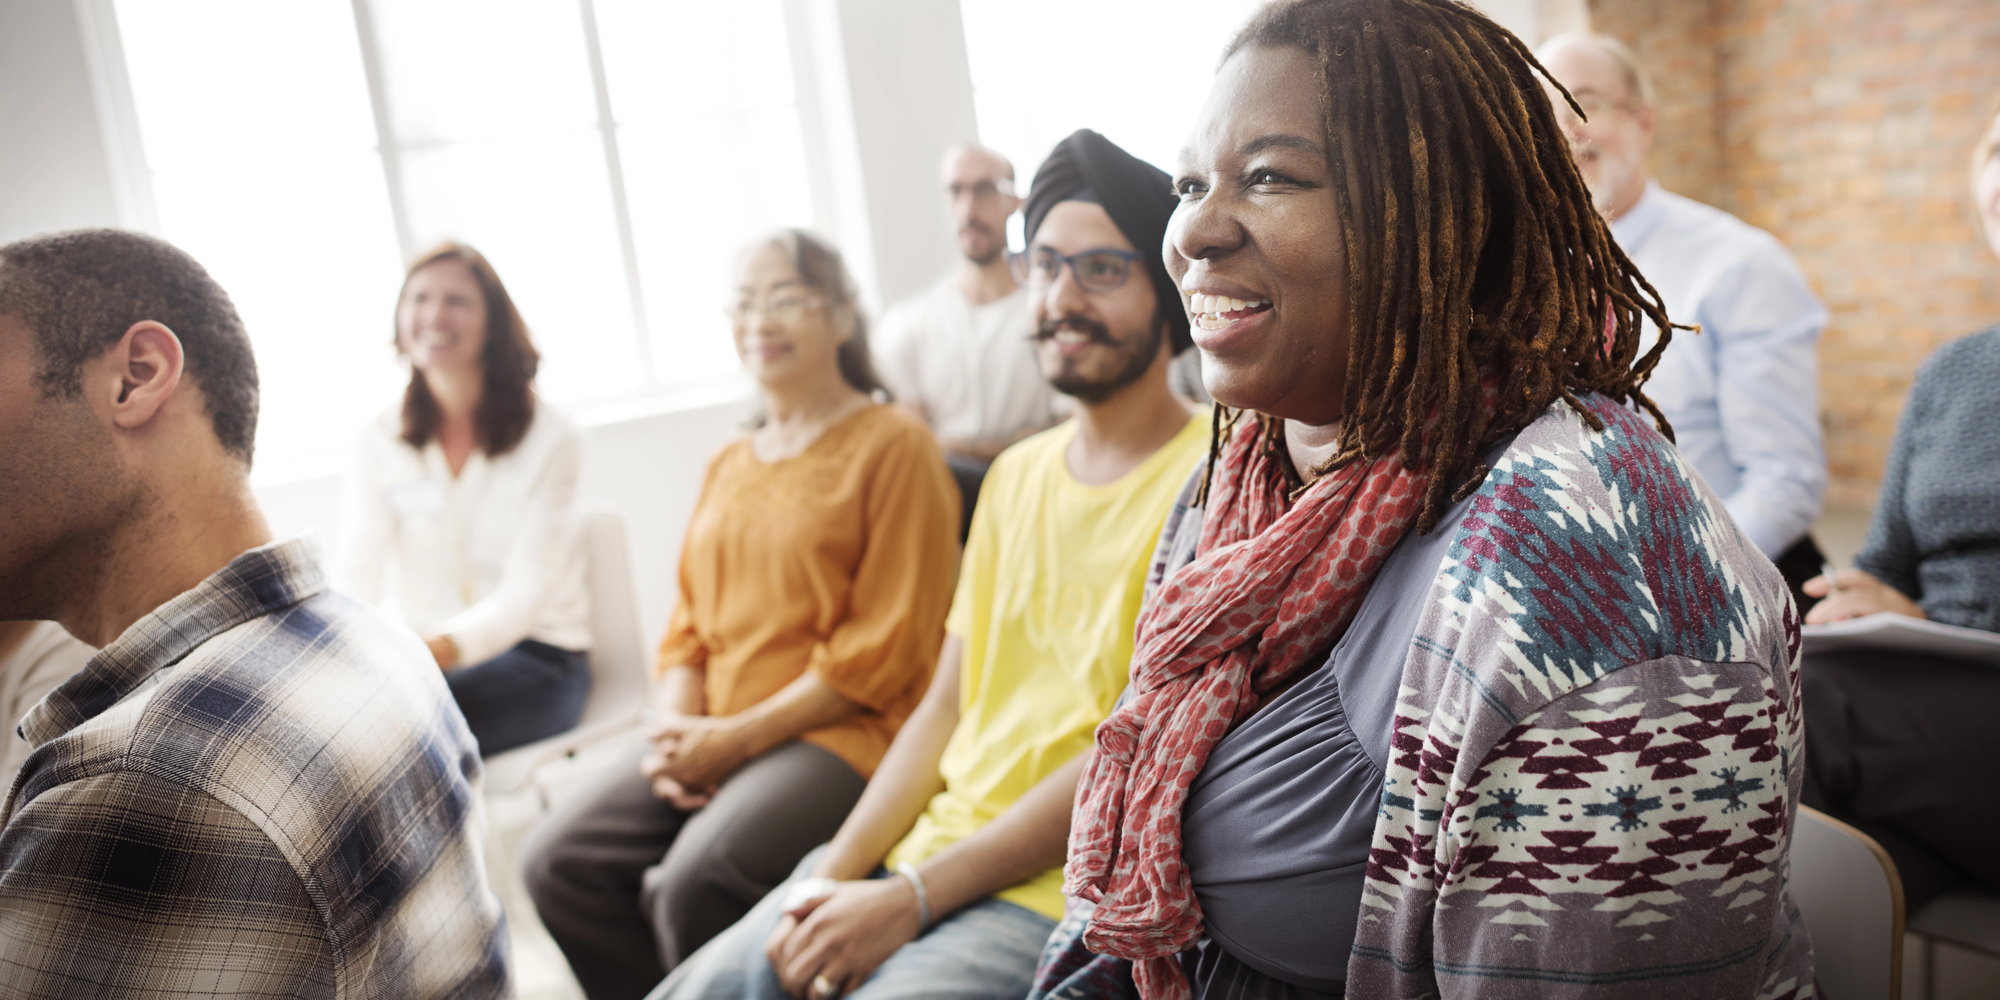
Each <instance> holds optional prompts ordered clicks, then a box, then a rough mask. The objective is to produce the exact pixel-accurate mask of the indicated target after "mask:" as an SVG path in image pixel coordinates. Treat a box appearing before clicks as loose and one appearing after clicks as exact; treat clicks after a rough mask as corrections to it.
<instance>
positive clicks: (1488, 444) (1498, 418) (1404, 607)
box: [1037, 0, 1813, 998]
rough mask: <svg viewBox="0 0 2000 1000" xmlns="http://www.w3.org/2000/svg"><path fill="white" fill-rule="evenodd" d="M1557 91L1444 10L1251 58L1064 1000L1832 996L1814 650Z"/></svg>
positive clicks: (1286, 8) (1089, 846)
mask: <svg viewBox="0 0 2000 1000" xmlns="http://www.w3.org/2000/svg"><path fill="white" fill-rule="evenodd" d="M1539 69H1540V67H1539V66H1538V65H1537V64H1536V63H1535V62H1534V59H1533V57H1532V55H1531V54H1530V53H1529V52H1528V50H1527V49H1526V48H1525V47H1524V46H1523V45H1522V44H1521V42H1520V41H1519V40H1517V39H1516V38H1515V37H1514V36H1513V35H1511V34H1509V33H1508V32H1507V31H1506V30H1505V29H1503V28H1500V27H1499V26H1497V25H1495V24H1494V23H1493V22H1491V21H1489V20H1487V19H1486V18H1485V17H1483V16H1481V15H1479V14H1478V13H1476V12H1474V11H1473V10H1471V9H1470V8H1469V7H1465V6H1462V5H1460V4H1456V3H1450V2H1447V0H1303V2H1297V3H1291V4H1285V5H1275V4H1274V5H1272V6H1271V7H1268V8H1266V9H1265V10H1264V11H1262V12H1261V13H1259V14H1258V15H1257V16H1256V17H1255V18H1253V19H1252V21H1251V22H1250V23H1249V24H1248V25H1247V26H1246V27H1245V28H1244V29H1243V30H1242V31H1241V32H1240V33H1239V34H1238V36H1237V38H1236V39H1235V40H1234V41H1233V42H1232V43H1231V45H1230V46H1229V48H1228V50H1227V52H1226V53H1225V55H1224V60H1223V63H1222V66H1221V69H1220V70H1219V72H1218V74H1217V77H1216V80H1215V85H1214V88H1213V90H1212V92H1211V94H1210V96H1209V100H1208V103H1207V105H1206V107H1205V108H1204V109H1203V111H1202V114H1201V117H1200V119H1199V121H1198V123H1197V126H1196V129H1195V133H1194V137H1193V139H1192V141H1191V143H1190V145H1189V147H1188V149H1187V150H1186V152H1184V153H1183V160H1182V164H1181V169H1180V172H1179V175H1178V178H1177V180H1176V182H1175V186H1176V191H1177V192H1178V194H1179V196H1180V199H1181V202H1180V206H1179V208H1178V210H1177V211H1176V213H1175V216H1174V220H1173V224H1172V226H1171V228H1170V229H1169V231H1168V235H1167V243H1166V247H1165V255H1166V260H1167V265H1168V269H1169V271H1170V272H1171V273H1172V274H1173V276H1174V279H1175V281H1176V282H1177V283H1178V284H1179V285H1180V288H1181V291H1182V294H1183V296H1184V298H1185V299H1186V301H1187V307H1188V310H1189V313H1190V315H1191V317H1192V318H1193V320H1194V327H1195V330H1194V336H1195V343H1196V344H1197V345H1198V346H1199V347H1200V348H1201V350H1202V361H1203V372H1204V379H1205V381H1206V382H1207V386H1208V389H1209V391H1210V392H1211V393H1212V394H1213V395H1214V397H1215V399H1216V400H1217V401H1218V402H1219V403H1221V404H1223V406H1222V407H1221V408H1219V409H1218V414H1219V416H1218V418H1217V425H1216V432H1215V442H1214V444H1213V446H1212V449H1211V458H1210V461H1209V462H1208V463H1207V466H1206V467H1205V468H1203V469H1202V470H1200V471H1199V472H1197V473H1196V475H1195V477H1194V478H1193V480H1192V481H1191V482H1190V483H1189V484H1188V488H1187V490H1186V492H1185V493H1184V494H1183V497H1184V503H1183V505H1182V506H1181V507H1178V508H1177V509H1176V510H1175V512H1174V513H1173V514H1172V515H1171V516H1170V517H1169V519H1168V521H1167V526H1166V528H1165V530H1164V532H1163V534H1162V536H1161V540H1160V550H1159V555H1158V557H1157V558H1156V560H1155V562H1156V564H1157V566H1158V569H1157V570H1156V572H1157V574H1158V576H1159V579H1158V581H1157V583H1156V584H1155V586H1154V588H1153V590H1152V591H1151V592H1150V594H1149V596H1148V599H1147V605H1146V607H1145V609H1144V610H1143V611H1142V612H1141V616H1140V619H1139V625H1138V636H1137V646H1136V649H1135V652H1134V654H1133V658H1132V678H1131V684H1130V688H1129V689H1128V691H1127V693H1126V701H1125V702H1124V704H1123V705H1122V706H1121V707H1120V708H1119V709H1118V710H1117V711H1116V712H1114V713H1113V715H1112V716H1111V717H1110V718H1109V719H1107V720H1106V721H1105V722H1104V723H1103V724H1102V725H1101V726H1099V728H1098V730H1097V741H1096V749H1095V752H1094V754H1093V756H1092V758H1091V760H1090V762H1089V764H1088V765H1087V767H1086V770H1085V774H1084V778H1083V780H1082V783H1081V784H1080V785H1079V788H1078V793H1077V804H1076V814H1075V818H1074V820H1073V822H1072V824H1071V834H1070V852H1069V861H1068V866H1067V871H1066V885H1065V890H1066V891H1067V892H1068V893H1070V894H1071V895H1072V896H1073V897H1075V898H1076V899H1077V901H1078V903H1077V906H1076V908H1075V912H1072V913H1071V914H1069V918H1068V919H1066V920H1065V921H1064V923H1063V925H1062V926H1061V927H1059V928H1058V930H1057V932H1056V936H1055V937H1054V938H1053V939H1052V940H1051V941H1050V944H1049V948H1048V950H1047V951H1046V952H1045V959H1044V964H1043V968H1042V969H1041V971H1040V973H1039V976H1038V987H1037V989H1038V993H1040V994H1043V995H1050V996H1059V997H1082V996H1091V995H1120V994H1126V993H1129V992H1130V991H1132V990H1133V989H1135V988H1136V990H1137V992H1138V994H1139V995H1141V996H1144V997H1147V998H1161V997H1175V998H1178V997H1187V996H1189V995H1190V994H1191V993H1192V994H1193V995H1197V996H1202V997H1216V998H1222V997H1229V998H1236V997H1272V998H1277V997H1285V998H1291V997H1322V996H1340V995H1343V994H1344V995H1347V996H1355V997H1398V998H1400V997H1422V996H1478V997H1481V998H1488V997H1512V996H1523V997H1528V996H1532V997H1547V996H1561V995H1588V996H1591V997H1607V996H1628V995H1629V996H1647V997H1652V996H1658V995H1660V994H1661V993H1662V992H1663V991H1666V990H1674V991H1678V992H1685V993H1686V994H1687V995H1690V996H1702V997H1744V998H1749V997H1752V996H1758V997H1805V996H1810V995H1812V993H1813V978H1812V955H1811V945H1810V943H1809V942H1808V940H1807V938H1806V935H1805V932H1804V928H1803V926H1802V925H1801V924H1800V923H1799V921H1798V918H1797V912H1796V909H1795V907H1794V906H1793V904H1792V902H1791V901H1790V899H1789V896H1788V894H1787V891H1786V883H1787V857H1788V853H1789V833H1790V829H1791V819H1792V817H1793V815H1794V811H1795V809H1796V804H1797V799H1798V789H1799V782H1800V773H1799V768H1798V764H1799V759H1800V755H1799V752H1798V750H1799V746H1800V741H1801V735H1800V725H1799V715H1798V711H1797V675H1796V670H1795V667H1794V664H1795V662H1796V653H1797V636H1798V624H1797V620H1796V615H1795V613H1794V611H1793V610H1792V605H1791V603H1790V598H1789V596H1788V593H1787V591H1786V588H1785V584H1784V581H1783V580H1782V579H1780V577H1779V576H1778V573H1777V572H1776V570H1775V569H1774V568H1773V567H1772V566H1771V564H1770V562H1769V561H1768V560H1766V559H1764V557H1763V556H1761V555H1760V554H1759V553H1758V551H1757V550H1756V548H1755V547H1754V546H1753V545H1752V544H1751V543H1750V542H1749V541H1748V540H1747V539H1746V538H1745V537H1744V535H1743V534H1742V533H1741V532H1740V531H1738V530H1737V528H1736V526H1735V525H1734V523H1732V522H1731V521H1730V519H1729V516H1728V514H1727V513H1725V512H1724V510H1723V508H1722V505H1721V502H1720V501H1719V500H1718V498H1717V497H1716V496H1715V495H1714V494H1713V493H1712V492H1711V491H1710V490H1709V489H1708V488H1707V486H1705V485H1704V484H1703V483H1702V482H1701V481H1700V479H1699V477H1697V476H1696V475H1695V474H1694V473H1693V472H1691V471H1690V469H1689V467H1688V466H1687V465H1686V464H1685V463H1684V462H1683V461H1682V460H1681V459H1680V458H1679V456H1678V455H1677V454H1676V453H1675V451H1674V448H1673V447H1672V445H1671V443H1670V439H1669V437H1668V435H1670V434H1671V431H1670V429H1669V428H1667V427H1666V425H1665V422H1664V421H1663V420H1661V419H1660V418H1659V415H1658V411H1657V410H1656V409H1655V408H1654V407H1653V406H1652V404H1651V403H1650V402H1649V401H1648V400H1647V399H1646V397H1645V396H1644V395H1643V394H1642V392H1641V391H1640V385H1641V383H1642V382H1643V381H1644V379H1645V377H1646V375H1647V374H1648V373H1649V372H1650V371H1651V369H1652V366H1653V364H1654V362H1655V361H1656V360H1657V358H1658V356H1659V349H1658V348H1655V349H1654V350H1653V351H1651V352H1649V353H1648V354H1647V355H1646V356H1644V357H1639V356H1638V343H1639V340H1638V331H1639V324H1640V320H1641V317H1642V316H1644V317H1647V318H1650V319H1651V320H1652V321H1653V323H1654V324H1655V325H1656V326H1657V327H1659V328H1660V329H1661V330H1669V329H1671V325H1670V323H1669V322H1668V317H1667V316H1666V315H1665V312H1664V310H1663V309H1662V307H1661V305H1660V300H1659V296H1658V295H1657V294H1655V293H1654V291H1653V289H1652V288H1651V287H1650V286H1648V285H1647V284H1646V282H1645V280H1644V278H1643V277H1641V276H1640V275H1639V273H1638V272H1637V271H1636V270H1635V269H1634V268H1633V266H1632V264H1631V262H1630V261H1629V260H1627V259H1626V257H1625V255H1624V254H1623V253H1621V252H1620V251H1619V250H1618V247H1617V245H1616V244H1615V243H1614V242H1613V241H1612V240H1611V238H1610V236H1609V234H1608V232H1607V229H1606V226H1605V224H1604V222H1603V221H1602V220H1601V219H1600V218H1599V216H1598V215H1597V214H1596V212H1595V211H1594V210H1593V209H1592V207H1591V200H1590V194H1589V191H1588V190H1587V189H1586V188H1585V187H1584V185H1583V182H1582V180H1581V179H1580V178H1579V176H1578V175H1577V172H1576V169H1575V167H1574V166H1573V165H1572V163H1571V160H1570V156H1569V150H1568V148H1567V146H1566V144H1565V142H1564V139H1563V135H1562V132H1561V131H1560V130H1559V129H1558V127H1557V125H1556V122H1555V118H1554V114H1553V111H1552V108H1551V107H1550V105H1549V103H1548V101H1547V99H1546V98H1545V97H1544V96H1543V95H1542V92H1541V90H1540V87H1539V83H1538V81H1537V79H1536V73H1537V72H1538V71H1539ZM1663 342H1664V341H1663ZM1225 410H1226V412H1225Z"/></svg>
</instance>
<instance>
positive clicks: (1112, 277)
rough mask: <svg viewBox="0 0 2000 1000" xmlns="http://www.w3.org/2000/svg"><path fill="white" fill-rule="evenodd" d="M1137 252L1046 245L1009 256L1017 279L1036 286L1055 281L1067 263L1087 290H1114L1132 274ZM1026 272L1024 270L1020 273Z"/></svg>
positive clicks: (1121, 286) (1071, 271)
mask: <svg viewBox="0 0 2000 1000" xmlns="http://www.w3.org/2000/svg"><path fill="white" fill-rule="evenodd" d="M1138 259H1139V255H1138V254H1136V253H1133V252H1132V251H1130V250H1120V249H1118V248H1117V247H1095V248H1092V249H1090V250H1085V251H1083V252H1082V253H1075V254H1068V255H1064V254H1059V253H1057V252H1055V251H1054V250H1051V249H1049V248H1048V247H1036V248H1035V249H1033V250H1030V251H1028V252H1027V253H1024V254H1016V255H1014V256H1013V257H1012V258H1011V263H1012V265H1013V267H1014V278H1015V280H1016V281H1026V282H1027V283H1028V284H1029V285H1032V286H1035V287H1037V288H1046V287H1048V286H1050V285H1053V284H1055V283H1056V279H1057V278H1059V277H1061V276H1062V269H1063V265H1064V264H1067V265H1069V269H1070V273H1072V274H1074V275H1076V283H1077V285H1078V286H1080V287H1081V288H1082V289H1083V290H1084V291H1086V292H1092V293H1099V292H1115V291H1117V290H1119V289H1120V288H1123V287H1125V281H1126V279H1128V278H1130V277H1132V264H1133V263H1134V262H1135V261H1137V260H1138ZM1023 272H1025V273H1023Z"/></svg>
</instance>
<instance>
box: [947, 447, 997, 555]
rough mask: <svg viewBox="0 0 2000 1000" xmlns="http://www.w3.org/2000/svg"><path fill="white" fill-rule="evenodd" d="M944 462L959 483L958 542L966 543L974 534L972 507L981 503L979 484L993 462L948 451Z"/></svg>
mask: <svg viewBox="0 0 2000 1000" xmlns="http://www.w3.org/2000/svg"><path fill="white" fill-rule="evenodd" d="M944 464H945V465H946V466H948V467H950V469H951V478H952V479H953V480H955V481H957V483H958V498H959V505H958V515H959V519H958V544H960V545H964V544H965V540H966V538H967V537H969V536H970V535H971V534H972V508H974V507H976V506H978V505H979V486H980V484H981V483H984V482H985V481H986V470H987V469H988V468H989V467H991V466H992V464H993V463H991V462H982V461H980V460H979V459H976V458H973V457H972V456H970V455H960V454H958V453H957V452H951V451H948V452H945V453H944Z"/></svg>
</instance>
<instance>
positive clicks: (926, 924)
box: [896, 861, 931, 934]
mask: <svg viewBox="0 0 2000 1000" xmlns="http://www.w3.org/2000/svg"><path fill="white" fill-rule="evenodd" d="M896 874H898V875H901V876H903V881H905V882H908V883H910V888H911V889H912V890H914V891H915V892H916V894H917V923H918V924H920V925H921V926H920V927H919V929H918V930H917V933H918V934H928V933H930V929H931V894H930V893H928V892H925V891H924V877H923V876H922V875H919V874H917V866H916V865H913V864H911V863H909V862H908V861H899V862H897V863H896Z"/></svg>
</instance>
